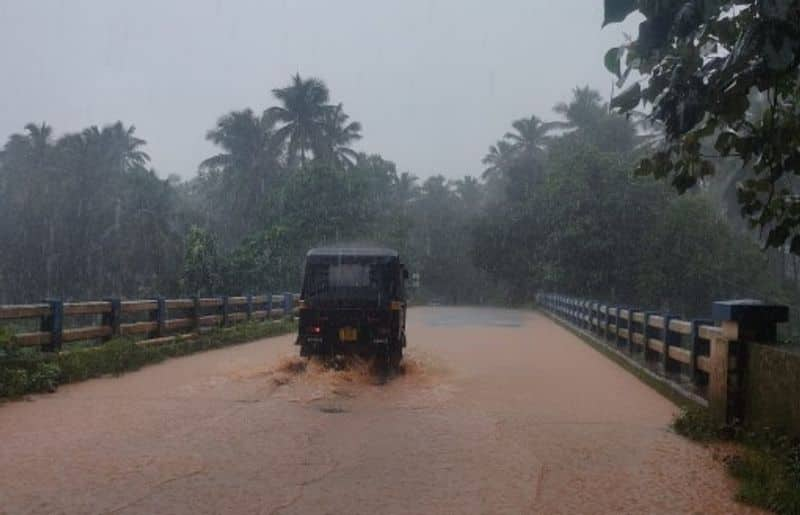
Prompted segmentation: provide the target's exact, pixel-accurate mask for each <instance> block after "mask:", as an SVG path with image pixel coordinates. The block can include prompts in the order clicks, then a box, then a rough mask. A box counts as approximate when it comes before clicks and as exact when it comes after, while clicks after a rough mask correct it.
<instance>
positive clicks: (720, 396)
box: [708, 299, 789, 423]
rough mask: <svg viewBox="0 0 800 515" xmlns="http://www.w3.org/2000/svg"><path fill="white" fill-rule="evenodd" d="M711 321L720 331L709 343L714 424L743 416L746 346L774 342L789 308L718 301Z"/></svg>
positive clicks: (711, 403) (749, 302) (709, 393)
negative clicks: (715, 421)
mask: <svg viewBox="0 0 800 515" xmlns="http://www.w3.org/2000/svg"><path fill="white" fill-rule="evenodd" d="M712 318H713V319H714V321H715V322H716V323H718V324H719V325H720V327H721V330H720V331H719V332H718V333H717V335H716V336H714V337H712V338H711V340H710V349H709V350H710V353H709V354H710V357H709V362H710V368H711V371H710V372H709V379H708V382H709V384H708V406H709V410H710V411H711V415H712V416H713V417H714V418H715V419H716V420H717V421H718V422H721V423H722V422H731V421H733V420H736V419H741V418H742V415H743V410H744V388H745V381H746V371H747V344H748V343H768V342H774V341H775V340H776V339H777V324H779V323H782V322H786V321H787V320H789V308H788V307H787V306H782V305H777V304H766V303H764V302H762V301H759V300H750V299H746V300H729V301H720V302H714V304H713V306H712ZM731 365H733V366H731Z"/></svg>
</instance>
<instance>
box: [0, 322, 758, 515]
mask: <svg viewBox="0 0 800 515" xmlns="http://www.w3.org/2000/svg"><path fill="white" fill-rule="evenodd" d="M292 341H293V337H292V336H284V337H279V338H272V339H267V340H262V341H259V342H254V343H250V344H246V345H240V346H236V347H231V348H227V349H221V350H217V351H212V352H207V353H203V354H198V355H194V356H189V357H185V358H180V359H174V360H171V361H168V362H165V363H162V364H159V365H155V366H150V367H147V368H145V369H143V370H141V371H139V372H135V373H131V374H127V375H124V376H122V377H117V378H104V379H99V380H93V381H89V382H86V383H82V384H76V385H69V386H65V387H62V388H61V389H59V391H58V392H57V393H55V394H52V395H42V396H35V397H33V401H32V402H15V403H10V404H6V405H2V406H0V434H2V440H1V441H0V463H2V467H0V513H8V514H17V513H43V514H44V513H119V514H132V513H164V514H167V513H170V514H183V513H185V514H195V513H263V514H290V513H293V514H340V513H341V514H347V513H381V514H391V513H448V514H450V513H454V514H455V513H489V514H494V513H548V514H549V513H746V512H748V511H747V509H746V508H745V507H743V506H741V505H738V504H736V503H734V502H733V501H732V497H733V495H734V487H735V485H734V483H733V482H732V480H731V479H729V478H728V477H726V474H725V471H724V466H723V464H722V463H721V462H720V460H719V459H715V458H714V456H712V454H713V451H712V450H710V449H707V448H704V447H701V446H699V445H696V444H693V443H690V442H688V441H687V440H685V439H683V438H681V437H679V436H677V435H675V434H673V433H672V432H671V431H670V430H669V429H668V425H669V422H670V420H671V418H672V416H673V413H674V411H675V409H676V408H675V407H674V406H673V405H672V404H670V403H669V402H668V401H667V400H665V399H664V398H662V397H661V396H659V395H658V394H656V393H655V392H654V391H652V390H650V389H649V388H648V387H646V386H644V385H643V384H641V383H640V382H639V381H638V380H636V379H635V378H634V377H633V376H631V375H630V374H628V373H627V372H625V371H624V370H622V369H621V368H619V367H618V366H616V365H615V364H613V363H612V362H610V361H608V360H607V359H606V358H604V357H603V356H601V355H600V354H598V353H597V352H596V351H594V350H592V349H591V348H590V347H589V346H587V345H586V344H584V343H582V342H581V341H579V340H578V339H577V338H576V337H574V336H573V335H572V334H570V333H569V332H567V331H565V330H564V329H562V328H560V327H558V326H556V325H555V324H553V323H552V322H550V321H549V320H548V319H546V318H545V317H543V316H541V315H538V314H535V313H530V312H522V311H508V310H490V309H472V308H446V307H440V308H416V309H413V310H411V311H410V313H409V347H408V349H407V356H408V359H407V360H406V363H405V373H404V374H401V375H399V376H397V377H395V378H392V379H391V380H390V381H388V382H387V383H386V384H380V381H376V379H375V378H374V377H373V376H371V375H370V373H369V370H368V369H367V367H362V366H358V364H356V365H355V366H352V367H350V368H349V369H348V370H343V371H334V370H329V369H325V368H324V367H322V366H320V365H318V364H316V363H311V364H310V365H309V366H308V367H307V368H305V369H304V367H303V366H302V363H301V362H300V361H299V360H298V359H297V358H294V355H295V354H296V350H295V348H294V347H293V346H292Z"/></svg>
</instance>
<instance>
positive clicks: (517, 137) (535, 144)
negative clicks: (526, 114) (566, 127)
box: [504, 115, 563, 160]
mask: <svg viewBox="0 0 800 515" xmlns="http://www.w3.org/2000/svg"><path fill="white" fill-rule="evenodd" d="M511 126H512V127H513V128H514V130H515V131H516V132H507V133H506V134H505V136H504V137H505V139H506V140H508V141H510V142H511V146H512V148H513V149H514V151H515V152H516V153H517V155H518V156H519V157H520V158H521V159H535V160H538V159H540V158H541V157H542V156H543V155H544V152H545V150H546V149H547V144H548V143H549V142H550V140H551V137H550V135H549V133H550V132H551V131H553V129H556V128H559V127H562V126H563V124H562V123H560V122H543V121H542V120H540V119H539V118H538V117H537V116H536V115H531V117H530V118H520V119H519V120H515V121H514V122H513V123H512V124H511Z"/></svg>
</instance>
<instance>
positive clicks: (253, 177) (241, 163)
mask: <svg viewBox="0 0 800 515" xmlns="http://www.w3.org/2000/svg"><path fill="white" fill-rule="evenodd" d="M206 138H207V139H208V140H209V141H211V142H213V143H214V144H216V145H217V146H219V147H221V148H222V152H220V153H219V154H217V155H215V156H212V157H210V158H208V159H206V160H205V161H203V162H202V163H200V169H201V171H202V172H204V174H205V177H206V180H207V181H208V182H209V183H213V186H214V187H212V188H210V191H209V192H208V194H209V196H210V198H209V200H210V201H211V202H212V204H213V205H216V206H218V207H219V208H220V209H221V210H222V211H223V212H225V213H226V214H227V215H228V217H229V218H230V220H235V221H236V224H235V227H228V228H227V230H226V231H224V234H226V235H228V236H231V238H233V240H234V241H235V240H238V239H239V238H240V237H241V236H243V235H244V234H247V233H248V232H249V231H250V230H252V229H253V228H254V227H256V226H259V224H260V221H259V220H258V215H259V214H260V210H261V208H262V207H263V206H262V204H263V199H264V197H265V196H266V194H267V190H268V187H269V186H270V185H271V184H272V183H274V181H275V180H276V179H277V177H278V176H279V175H280V173H281V163H280V159H281V155H282V151H283V143H282V142H281V141H280V140H279V138H278V137H277V133H276V130H275V119H274V117H273V116H271V115H270V114H269V113H267V112H265V113H263V114H262V115H261V116H256V115H255V114H254V113H253V111H252V110H251V109H244V110H242V111H232V112H230V113H228V114H226V115H225V116H223V117H222V118H220V119H219V120H218V121H217V125H216V127H214V128H213V129H211V130H210V131H208V134H207V135H206Z"/></svg>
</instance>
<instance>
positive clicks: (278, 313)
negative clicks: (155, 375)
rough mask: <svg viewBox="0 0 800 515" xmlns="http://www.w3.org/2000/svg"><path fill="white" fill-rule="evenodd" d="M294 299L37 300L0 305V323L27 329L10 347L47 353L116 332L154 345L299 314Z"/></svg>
mask: <svg viewBox="0 0 800 515" xmlns="http://www.w3.org/2000/svg"><path fill="white" fill-rule="evenodd" d="M298 301H299V295H298V294H296V293H282V294H280V295H273V294H266V295H247V296H239V297H227V296H226V297H194V298H175V299H165V298H163V297H159V298H155V299H144V300H121V299H118V298H113V299H106V300H102V301H88V302H62V301H61V300H59V299H48V300H47V301H45V302H42V303H38V304H24V305H0V323H3V322H10V323H14V324H15V325H18V326H19V327H23V328H25V329H23V331H22V332H18V333H16V334H14V335H13V336H12V337H11V342H10V343H11V345H13V346H15V347H39V348H41V350H42V351H45V352H60V351H61V350H62V346H63V344H64V343H71V342H78V341H91V340H101V341H107V340H110V339H112V338H115V337H119V336H128V337H133V338H138V339H139V341H138V342H137V343H138V344H141V345H151V344H152V345H157V344H163V343H170V342H173V341H176V340H181V339H189V338H193V337H194V336H196V335H197V334H198V333H199V332H201V331H203V330H207V329H208V328H211V327H222V326H227V325H232V324H236V323H239V322H243V321H249V320H262V321H263V320H273V319H282V318H288V317H291V316H293V315H294V314H295V313H297V310H298ZM37 322H38V323H37ZM37 326H38V327H37ZM34 328H36V329H37V330H32V329H34Z"/></svg>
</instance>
